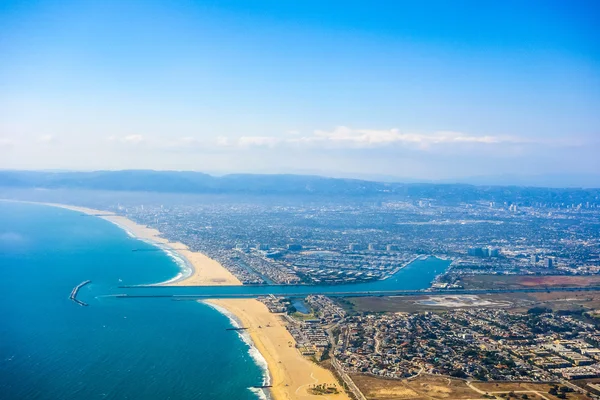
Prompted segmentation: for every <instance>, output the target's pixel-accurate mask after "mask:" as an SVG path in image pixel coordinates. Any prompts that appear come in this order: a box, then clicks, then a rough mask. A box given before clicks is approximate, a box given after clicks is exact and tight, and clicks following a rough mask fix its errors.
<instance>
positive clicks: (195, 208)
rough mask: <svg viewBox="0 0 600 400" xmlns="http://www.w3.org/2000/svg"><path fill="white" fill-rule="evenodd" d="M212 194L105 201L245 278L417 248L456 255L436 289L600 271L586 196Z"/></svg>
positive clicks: (275, 278)
mask: <svg viewBox="0 0 600 400" xmlns="http://www.w3.org/2000/svg"><path fill="white" fill-rule="evenodd" d="M209 200H210V198H204V197H201V196H199V197H195V198H192V199H190V201H191V202H193V203H191V204H180V205H171V206H165V205H163V204H161V203H160V199H156V200H155V202H150V201H147V202H146V203H144V204H139V203H133V204H131V203H130V202H122V203H121V202H119V203H118V204H114V203H111V204H109V205H106V204H105V207H104V208H105V209H107V208H108V209H110V210H113V211H115V212H116V213H118V214H122V215H124V216H127V217H128V218H130V219H132V220H134V221H136V222H139V223H141V224H144V225H148V226H150V227H153V228H157V229H158V230H159V231H160V232H161V233H162V234H163V235H164V237H166V238H168V239H170V240H172V241H177V242H181V243H184V244H186V245H187V246H189V247H190V248H191V249H192V250H195V251H201V252H203V253H205V254H207V255H208V256H209V257H211V258H213V259H215V260H217V261H218V262H219V263H221V264H222V265H223V266H225V267H226V268H227V269H229V270H230V271H231V272H232V273H233V274H234V275H235V276H236V277H238V279H239V280H240V281H241V282H243V283H245V284H343V283H354V282H368V281H374V280H380V279H385V278H387V277H389V276H391V275H393V274H394V273H395V272H396V271H398V270H399V269H400V268H402V267H403V266H405V265H407V264H408V263H410V262H411V261H413V260H414V259H415V258H416V257H419V256H422V255H427V256H431V255H433V256H437V257H441V258H445V259H450V260H452V263H451V266H450V268H449V269H448V270H447V271H445V273H444V274H439V276H438V277H437V279H436V282H434V283H435V285H434V288H448V287H450V288H459V287H462V286H463V285H464V284H465V282H463V277H469V276H475V275H489V274H501V275H538V276H539V275H594V274H596V273H598V272H599V271H600V266H599V265H600V229H598V227H599V226H600V203H593V202H589V201H588V202H585V203H573V204H564V203H560V204H557V203H541V202H533V201H529V202H528V203H527V204H526V205H521V204H517V203H516V202H513V203H510V202H505V203H502V204H497V203H494V202H489V201H484V200H479V201H474V202H469V203H465V202H459V203H457V204H445V203H442V202H438V203H439V204H436V202H435V201H433V200H432V199H418V200H413V201H387V202H386V201H373V202H372V203H368V204H365V203H364V202H358V203H355V202H352V201H351V200H347V199H340V201H339V202H337V203H334V202H332V201H327V200H323V201H321V202H317V201H315V200H312V201H310V202H301V201H294V200H292V199H289V200H287V201H286V204H285V205H281V204H280V203H276V204H270V202H272V201H274V200H273V199H272V198H261V199H252V198H251V199H248V200H246V201H241V200H239V199H235V198H227V197H225V198H223V199H221V201H220V202H219V203H218V204H215V203H214V202H208V201H209ZM242 227H243V229H242ZM467 283H468V282H467Z"/></svg>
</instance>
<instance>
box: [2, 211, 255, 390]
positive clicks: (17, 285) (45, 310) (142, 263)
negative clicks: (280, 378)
mask: <svg viewBox="0 0 600 400" xmlns="http://www.w3.org/2000/svg"><path fill="white" fill-rule="evenodd" d="M143 246H149V245H147V244H145V243H143V242H140V241H138V240H134V239H132V238H130V237H129V236H128V235H127V234H126V233H125V232H124V231H122V230H121V229H119V228H118V227H116V226H114V225H112V224H110V223H108V222H106V221H104V220H101V219H98V218H94V217H81V216H80V215H79V213H74V212H71V211H68V210H62V209H57V208H51V207H43V206H32V205H20V204H2V203H0V318H1V321H2V322H1V324H0V398H2V399H51V400H57V399H86V400H89V399H223V400H225V399H228V400H229V399H255V398H256V394H254V393H252V392H251V391H250V390H249V389H248V387H250V386H252V385H260V384H261V383H262V382H263V377H262V374H263V373H262V371H261V369H260V368H259V367H258V366H257V365H256V363H255V362H254V361H253V359H252V358H251V357H250V355H249V352H248V350H249V348H248V346H247V345H246V344H245V343H244V342H243V341H241V340H240V338H239V336H238V335H237V333H235V332H226V331H225V328H228V327H230V326H231V323H230V321H229V319H228V318H227V317H226V316H224V315H222V314H220V313H219V312H217V311H215V310H214V309H212V308H210V307H208V306H206V305H204V304H199V303H197V302H167V301H165V302H155V303H153V304H151V305H150V304H148V303H144V302H137V301H127V302H125V301H122V302H116V301H114V300H113V301H102V300H101V299H102V297H99V299H98V300H97V301H95V302H94V304H93V305H91V306H89V307H81V306H78V305H77V304H75V303H73V302H72V301H70V300H69V299H68V297H69V294H70V291H71V289H72V288H73V287H74V286H75V285H76V284H78V283H80V282H81V281H84V280H86V279H91V280H92V284H90V285H88V286H85V287H84V288H83V289H82V295H84V296H85V295H86V294H90V293H94V292H97V291H98V288H101V287H104V286H117V285H119V284H120V283H142V282H143V283H152V282H158V281H163V280H166V279H168V278H171V277H173V276H174V275H176V273H177V272H178V268H177V265H176V264H174V263H173V261H172V260H171V259H170V258H169V257H167V256H166V255H165V254H164V253H162V252H155V251H149V252H135V253H134V252H132V251H131V248H139V247H143Z"/></svg>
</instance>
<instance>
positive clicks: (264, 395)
mask: <svg viewBox="0 0 600 400" xmlns="http://www.w3.org/2000/svg"><path fill="white" fill-rule="evenodd" d="M248 390H249V391H251V392H252V393H254V394H255V395H256V397H258V398H259V399H260V400H269V399H271V396H269V394H268V392H267V391H266V390H265V389H257V388H252V387H251V388H248Z"/></svg>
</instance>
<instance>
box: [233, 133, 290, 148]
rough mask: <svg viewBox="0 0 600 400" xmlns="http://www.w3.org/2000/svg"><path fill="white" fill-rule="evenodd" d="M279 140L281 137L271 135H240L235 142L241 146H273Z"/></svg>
mask: <svg viewBox="0 0 600 400" xmlns="http://www.w3.org/2000/svg"><path fill="white" fill-rule="evenodd" d="M281 142H282V140H281V139H279V138H276V137H273V136H242V137H241V138H239V139H238V140H237V144H238V145H239V146H241V147H250V146H261V147H274V146H276V145H278V144H279V143H281Z"/></svg>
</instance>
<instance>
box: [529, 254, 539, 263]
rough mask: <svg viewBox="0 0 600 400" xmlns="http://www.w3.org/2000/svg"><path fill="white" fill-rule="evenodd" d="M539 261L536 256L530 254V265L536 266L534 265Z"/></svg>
mask: <svg viewBox="0 0 600 400" xmlns="http://www.w3.org/2000/svg"><path fill="white" fill-rule="evenodd" d="M539 260H540V259H539V258H538V256H537V254H532V255H531V263H532V264H533V265H536V264H537V262H538V261H539Z"/></svg>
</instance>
